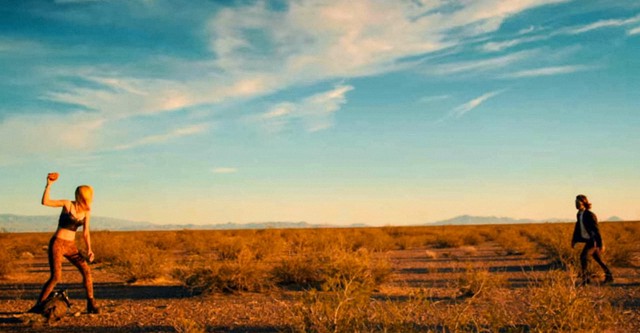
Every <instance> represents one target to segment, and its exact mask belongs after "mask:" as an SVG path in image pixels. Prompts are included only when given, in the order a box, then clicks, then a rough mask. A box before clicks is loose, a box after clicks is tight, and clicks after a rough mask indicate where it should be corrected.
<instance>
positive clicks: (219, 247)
mask: <svg viewBox="0 0 640 333" xmlns="http://www.w3.org/2000/svg"><path fill="white" fill-rule="evenodd" d="M244 243H245V241H244V240H243V239H241V238H240V237H220V238H219V239H217V240H216V242H215V243H214V244H211V248H212V249H213V252H214V253H216V255H217V256H218V260H236V259H238V255H239V254H240V252H241V251H242V250H243V248H245V245H244Z"/></svg>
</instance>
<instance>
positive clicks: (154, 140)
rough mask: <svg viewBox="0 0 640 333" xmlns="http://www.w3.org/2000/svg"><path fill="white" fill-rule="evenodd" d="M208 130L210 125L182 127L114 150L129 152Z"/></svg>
mask: <svg viewBox="0 0 640 333" xmlns="http://www.w3.org/2000/svg"><path fill="white" fill-rule="evenodd" d="M207 128H209V125H208V124H198V125H193V126H188V127H181V128H178V129H175V130H173V131H171V132H169V133H164V134H157V135H149V136H146V137H143V138H141V139H139V140H137V141H134V142H131V143H126V144H122V145H118V146H116V147H114V150H127V149H132V148H137V147H141V146H148V145H153V144H159V143H164V142H167V141H170V140H173V139H177V138H182V137H186V136H192V135H196V134H200V133H202V132H204V131H205V130H206V129H207Z"/></svg>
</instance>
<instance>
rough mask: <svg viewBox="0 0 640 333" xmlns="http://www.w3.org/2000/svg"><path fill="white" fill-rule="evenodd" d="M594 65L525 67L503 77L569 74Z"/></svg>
mask: <svg viewBox="0 0 640 333" xmlns="http://www.w3.org/2000/svg"><path fill="white" fill-rule="evenodd" d="M593 68H594V67H591V66H584V65H568V66H551V67H542V68H534V69H526V70H521V71H517V72H513V73H510V74H506V75H504V76H502V77H504V78H523V77H536V76H551V75H560V74H570V73H575V72H581V71H586V70H591V69H593Z"/></svg>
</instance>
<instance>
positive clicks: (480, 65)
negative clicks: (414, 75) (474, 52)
mask: <svg viewBox="0 0 640 333" xmlns="http://www.w3.org/2000/svg"><path fill="white" fill-rule="evenodd" d="M537 53H538V51H537V50H528V51H520V52H515V53H512V54H507V55H504V56H500V57H493V58H488V59H479V60H471V61H461V62H454V63H445V64H440V65H435V66H432V67H429V68H427V69H426V70H425V71H424V73H425V74H427V75H451V74H459V73H465V74H466V73H470V72H482V71H489V70H494V69H498V68H503V67H506V66H509V65H511V64H514V63H516V62H519V61H521V60H524V59H527V58H530V57H531V56H533V55H535V54H537Z"/></svg>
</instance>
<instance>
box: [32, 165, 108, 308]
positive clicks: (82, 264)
mask: <svg viewBox="0 0 640 333" xmlns="http://www.w3.org/2000/svg"><path fill="white" fill-rule="evenodd" d="M57 179H58V174H57V173H50V174H48V175H47V186H46V187H45V188H44V193H43V194H42V204H43V205H45V206H48V207H62V212H61V213H60V219H59V220H58V229H57V230H56V232H55V233H54V234H53V237H51V241H50V242H49V250H48V253H49V268H50V270H51V277H50V278H49V280H47V282H45V284H44V286H43V287H42V292H41V293H40V297H39V298H38V302H37V303H36V305H34V306H33V307H32V308H31V309H30V310H29V312H33V313H41V312H42V310H43V302H44V301H45V300H46V299H47V297H49V294H50V293H51V292H52V291H53V288H55V286H56V284H57V283H58V282H59V281H60V279H61V278H62V258H63V257H65V258H67V260H69V262H71V263H72V264H73V265H74V266H76V268H78V270H79V271H80V273H81V274H82V280H83V284H84V288H85V290H86V293H87V312H88V313H99V312H100V311H99V309H98V307H97V306H96V302H95V299H94V298H93V281H92V279H91V269H90V268H89V265H88V264H87V262H86V260H85V258H84V257H83V256H82V255H81V254H80V251H78V247H77V246H76V243H75V238H76V230H77V229H78V227H82V237H83V238H84V242H85V245H86V248H87V257H88V258H87V259H88V260H89V262H92V261H93V258H94V254H93V251H92V250H91V236H90V234H89V221H90V220H91V202H92V201H93V188H91V186H88V185H82V186H78V188H76V194H75V201H70V200H52V199H50V198H49V188H50V187H51V184H53V183H54V182H55V181H56V180H57Z"/></svg>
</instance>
